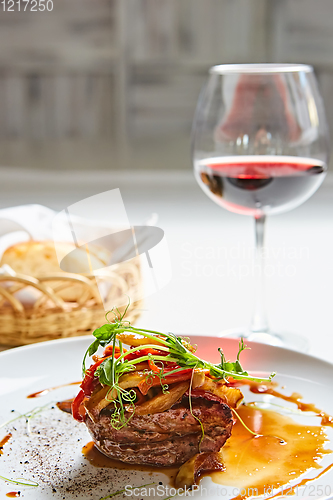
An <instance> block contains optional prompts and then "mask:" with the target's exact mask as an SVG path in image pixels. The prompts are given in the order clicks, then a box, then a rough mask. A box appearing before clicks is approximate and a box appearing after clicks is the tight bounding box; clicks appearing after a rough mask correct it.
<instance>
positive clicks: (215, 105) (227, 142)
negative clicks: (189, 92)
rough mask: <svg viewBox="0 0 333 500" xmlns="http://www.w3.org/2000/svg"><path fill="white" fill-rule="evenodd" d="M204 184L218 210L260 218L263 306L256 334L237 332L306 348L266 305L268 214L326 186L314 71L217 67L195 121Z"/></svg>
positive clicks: (259, 300) (196, 157)
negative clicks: (271, 317) (272, 318)
mask: <svg viewBox="0 0 333 500" xmlns="http://www.w3.org/2000/svg"><path fill="white" fill-rule="evenodd" d="M192 138H193V141H192V154H193V165H194V172H195V177H196V180H197V182H198V184H199V186H200V187H201V188H202V189H203V191H204V192H205V193H206V194H207V195H208V196H209V197H210V198H211V199H212V200H213V201H215V203H217V204H218V205H221V206H222V207H224V208H226V209H227V210H230V211H231V212H236V213H238V214H244V215H250V216H252V217H254V220H255V234H256V252H255V260H256V262H255V266H254V269H257V270H259V272H257V276H256V285H255V308H254V313H253V317H252V321H251V325H250V327H249V328H248V329H237V330H229V331H227V332H224V335H226V336H238V337H239V336H243V337H245V338H248V339H249V340H254V341H257V342H264V343H268V344H271V345H279V346H288V347H291V348H294V349H298V350H305V349H306V347H307V341H306V340H305V339H304V338H302V337H300V336H297V335H294V334H290V333H288V334H287V333H274V332H272V331H271V330H270V328H269V325H268V321H267V317H266V313H265V308H264V279H263V276H264V269H265V268H264V266H265V263H264V251H263V245H264V229H265V219H266V215H271V214H280V213H282V212H285V211H287V210H291V209H293V208H295V207H297V206H298V205H300V204H301V203H303V202H304V201H306V200H307V199H308V198H309V197H310V196H311V195H312V194H313V193H314V192H315V191H316V190H317V189H318V188H319V186H320V185H321V183H322V182H323V180H324V178H325V175H326V170H327V161H328V151H329V149H328V129H327V124H326V119H325V112H324V108H323V103H322V100H321V97H320V94H319V91H318V88H317V82H316V78H315V75H314V73H313V68H312V67H311V66H307V65H304V64H226V65H218V66H213V67H212V68H211V69H210V71H209V79H208V81H207V83H206V85H205V87H204V89H203V90H202V92H201V95H200V97H199V101H198V105H197V110H196V114H195V118H194V123H193V134H192Z"/></svg>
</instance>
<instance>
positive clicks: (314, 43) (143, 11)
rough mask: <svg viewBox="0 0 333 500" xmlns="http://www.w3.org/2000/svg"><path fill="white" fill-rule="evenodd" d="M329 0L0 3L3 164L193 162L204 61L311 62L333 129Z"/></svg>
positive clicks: (168, 165) (332, 7) (154, 165)
mask: <svg viewBox="0 0 333 500" xmlns="http://www.w3.org/2000/svg"><path fill="white" fill-rule="evenodd" d="M332 19H333V2H332V0H55V1H54V9H53V11H52V12H28V11H26V12H23V11H21V12H18V11H17V10H16V11H14V12H3V11H2V9H0V46H1V51H0V165H5V166H22V167H33V168H43V169H57V170H58V169H72V168H75V169H90V168H94V169H112V170H118V169H131V170H133V169H144V170H146V169H168V170H170V169H186V168H190V158H189V135H190V128H191V120H192V116H193V112H194V108H195V105H196V101H197V98H198V94H199V91H200V88H201V86H202V83H203V81H204V79H205V77H206V74H207V70H208V68H209V66H211V65H213V64H216V63H226V62H267V61H269V62H274V61H278V62H303V63H309V64H313V65H314V67H315V70H316V73H317V76H318V79H319V83H320V86H321V90H322V93H323V95H324V100H325V104H326V108H327V115H328V119H329V122H330V124H331V129H332V130H333V102H332V101H331V99H330V95H331V93H332V90H333V30H332Z"/></svg>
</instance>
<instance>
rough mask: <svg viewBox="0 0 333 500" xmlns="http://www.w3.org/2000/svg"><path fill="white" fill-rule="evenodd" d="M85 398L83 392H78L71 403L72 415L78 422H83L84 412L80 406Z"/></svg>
mask: <svg viewBox="0 0 333 500" xmlns="http://www.w3.org/2000/svg"><path fill="white" fill-rule="evenodd" d="M85 397H86V396H85V394H84V392H83V391H80V392H79V394H78V395H77V396H76V398H75V399H74V401H73V403H72V415H73V417H74V418H75V420H77V421H78V422H84V418H85V415H86V410H85V408H84V406H83V404H82V403H83V400H84V398H85Z"/></svg>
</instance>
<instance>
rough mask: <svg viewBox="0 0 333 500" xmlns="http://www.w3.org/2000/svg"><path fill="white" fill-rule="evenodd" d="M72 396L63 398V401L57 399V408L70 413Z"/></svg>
mask: <svg viewBox="0 0 333 500" xmlns="http://www.w3.org/2000/svg"><path fill="white" fill-rule="evenodd" d="M73 401H74V398H71V399H65V401H59V402H58V403H57V407H58V408H59V410H61V411H64V412H65V413H72V403H73Z"/></svg>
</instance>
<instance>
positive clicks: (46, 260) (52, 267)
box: [0, 241, 110, 301]
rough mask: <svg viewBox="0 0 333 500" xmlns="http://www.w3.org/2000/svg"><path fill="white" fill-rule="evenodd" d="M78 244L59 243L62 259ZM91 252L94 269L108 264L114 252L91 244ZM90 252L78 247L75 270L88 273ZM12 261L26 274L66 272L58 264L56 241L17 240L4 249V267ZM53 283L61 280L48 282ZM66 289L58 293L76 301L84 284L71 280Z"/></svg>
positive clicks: (12, 265)
mask: <svg viewBox="0 0 333 500" xmlns="http://www.w3.org/2000/svg"><path fill="white" fill-rule="evenodd" d="M74 249H75V246H74V245H73V244H71V243H66V242H65V243H57V250H58V253H59V254H61V255H59V257H60V258H63V257H64V256H65V255H67V254H69V253H70V252H71V251H72V250H74ZM89 253H90V261H91V265H92V269H98V268H101V267H105V266H106V265H107V262H108V260H109V257H110V252H109V251H108V250H106V249H104V248H100V247H97V246H96V247H93V249H92V245H91V244H89ZM86 262H87V255H86V251H85V249H84V248H82V249H76V251H75V252H74V254H73V268H74V269H75V272H76V273H77V272H82V273H83V274H84V273H86V271H87V269H86ZM3 264H8V265H9V266H10V267H11V268H12V269H13V270H14V271H15V272H16V273H19V274H26V275H28V276H32V277H34V278H40V277H43V276H50V275H52V274H54V273H63V272H64V271H63V270H62V269H61V268H60V266H59V263H58V257H57V254H56V251H55V247H54V243H53V241H28V242H22V243H17V244H16V245H13V246H11V247H9V248H7V250H6V251H5V252H4V254H3V256H2V258H1V261H0V266H2V265H3ZM66 271H67V272H70V271H71V265H70V261H68V260H67V269H66ZM47 284H48V285H49V286H53V287H54V286H57V285H59V282H57V283H56V282H48V283H47ZM65 286H66V288H64V289H63V290H61V291H59V292H57V293H58V295H60V297H61V298H62V299H64V300H66V301H76V300H77V299H78V297H80V296H81V294H82V286H83V285H80V284H78V285H76V284H72V283H70V282H68V286H67V285H66V284H65Z"/></svg>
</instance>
